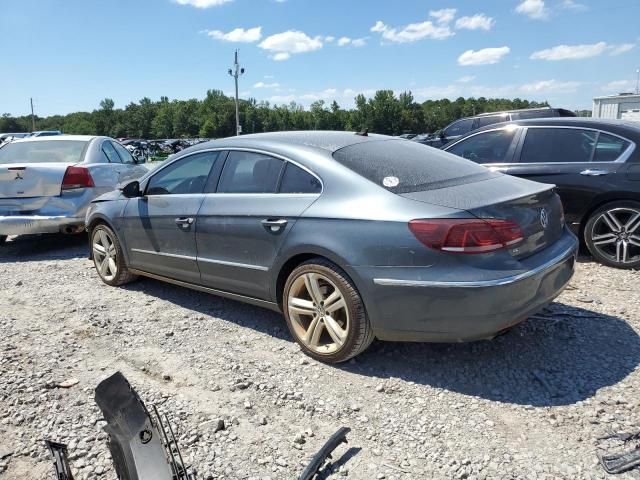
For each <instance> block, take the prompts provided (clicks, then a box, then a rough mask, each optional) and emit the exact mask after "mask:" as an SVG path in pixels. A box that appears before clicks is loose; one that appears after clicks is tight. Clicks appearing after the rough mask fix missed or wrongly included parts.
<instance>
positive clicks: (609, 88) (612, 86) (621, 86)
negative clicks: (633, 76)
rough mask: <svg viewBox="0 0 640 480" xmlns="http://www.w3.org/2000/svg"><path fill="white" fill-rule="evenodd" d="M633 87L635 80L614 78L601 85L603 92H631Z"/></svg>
mask: <svg viewBox="0 0 640 480" xmlns="http://www.w3.org/2000/svg"><path fill="white" fill-rule="evenodd" d="M635 88H636V85H635V82H632V81H631V80H614V81H612V82H609V83H607V84H606V85H603V86H602V90H603V91H605V92H632V91H635Z"/></svg>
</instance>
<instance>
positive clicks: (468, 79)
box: [457, 75, 476, 83]
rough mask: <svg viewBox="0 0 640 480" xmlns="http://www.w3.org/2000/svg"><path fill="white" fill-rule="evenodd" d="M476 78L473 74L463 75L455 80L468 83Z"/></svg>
mask: <svg viewBox="0 0 640 480" xmlns="http://www.w3.org/2000/svg"><path fill="white" fill-rule="evenodd" d="M475 79H476V77H475V75H465V76H463V77H460V78H459V79H458V80H457V81H458V82H460V83H469V82H473V81H474V80H475Z"/></svg>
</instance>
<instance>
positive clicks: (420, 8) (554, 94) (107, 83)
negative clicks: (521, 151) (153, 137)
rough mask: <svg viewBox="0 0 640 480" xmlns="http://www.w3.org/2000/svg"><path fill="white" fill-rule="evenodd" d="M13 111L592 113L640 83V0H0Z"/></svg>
mask: <svg viewBox="0 0 640 480" xmlns="http://www.w3.org/2000/svg"><path fill="white" fill-rule="evenodd" d="M0 12H1V13H0V34H1V36H0V38H2V47H3V48H2V49H1V51H2V59H1V60H0V113H4V112H9V113H12V114H15V115H20V114H26V113H28V111H29V97H33V98H34V103H35V108H36V113H38V114H39V115H50V114H54V113H62V114H64V113H69V112H73V111H80V110H93V109H95V108H98V104H99V101H100V100H101V99H102V98H105V97H110V98H113V99H114V101H115V103H116V106H117V107H124V106H125V105H126V104H127V103H129V102H131V101H137V100H139V99H140V98H142V97H144V96H148V97H150V98H152V99H154V100H155V99H158V98H159V97H160V96H162V95H164V96H168V97H169V98H171V99H173V98H178V99H187V98H202V97H204V95H205V92H206V90H207V89H211V88H215V89H220V90H223V91H225V92H226V93H228V94H231V93H232V91H233V83H232V79H231V78H230V77H229V76H228V74H227V69H228V68H229V67H230V66H231V64H232V62H233V51H234V49H236V48H239V49H240V59H241V63H242V64H243V66H244V67H245V68H246V74H245V75H244V76H243V77H242V78H241V87H240V90H241V95H242V96H243V97H248V96H251V97H254V98H257V99H258V100H269V101H270V102H272V103H288V102H290V101H296V102H299V103H302V104H304V105H309V104H310V103H311V102H313V101H314V100H317V99H324V100H325V101H331V100H333V99H335V100H337V101H338V103H340V104H341V105H343V106H351V105H353V97H354V96H355V95H356V94H357V93H364V94H365V95H367V94H371V93H372V92H373V91H375V90H377V89H392V90H394V91H397V92H400V91H404V90H411V91H412V92H413V93H414V96H415V97H416V99H417V100H420V101H422V100H425V99H427V98H445V97H447V98H452V99H455V98H457V97H458V96H476V97H477V96H487V97H493V96H501V97H502V96H504V97H520V98H528V99H534V100H549V101H550V102H551V103H552V104H553V105H554V106H562V107H568V108H590V107H591V99H592V98H593V97H594V96H598V95H604V94H609V93H617V92H619V91H633V90H635V84H636V82H635V78H636V69H637V68H638V67H640V36H639V35H640V34H639V30H638V24H637V19H638V18H640V1H638V0H606V1H605V0H485V1H476V0H466V1H463V0H397V1H394V2H390V1H388V0H135V1H129V0H103V1H100V2H98V1H90V0H64V1H61V0H0Z"/></svg>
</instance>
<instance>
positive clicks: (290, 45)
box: [258, 30, 322, 61]
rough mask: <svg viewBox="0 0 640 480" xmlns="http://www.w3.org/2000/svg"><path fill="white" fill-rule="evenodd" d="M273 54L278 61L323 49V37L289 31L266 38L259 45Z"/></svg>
mask: <svg viewBox="0 0 640 480" xmlns="http://www.w3.org/2000/svg"><path fill="white" fill-rule="evenodd" d="M258 46H259V47H260V48H262V49H264V50H268V51H270V52H271V53H272V54H273V59H274V60H276V61H282V60H287V59H288V58H289V57H291V54H294V53H305V52H312V51H314V50H319V49H321V48H322V39H321V37H314V38H311V37H309V36H308V35H307V34H306V33H304V32H300V31H298V30H288V31H286V32H282V33H276V34H275V35H271V36H269V37H267V38H265V39H264V40H263V41H262V42H260V44H259V45H258Z"/></svg>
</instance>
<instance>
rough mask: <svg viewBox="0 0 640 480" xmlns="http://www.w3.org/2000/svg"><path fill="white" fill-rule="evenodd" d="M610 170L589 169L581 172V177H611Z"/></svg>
mask: <svg viewBox="0 0 640 480" xmlns="http://www.w3.org/2000/svg"><path fill="white" fill-rule="evenodd" d="M609 173H610V172H609V171H608V170H601V169H598V168H588V169H586V170H583V171H581V172H580V175H586V176H588V177H600V176H602V175H609Z"/></svg>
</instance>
